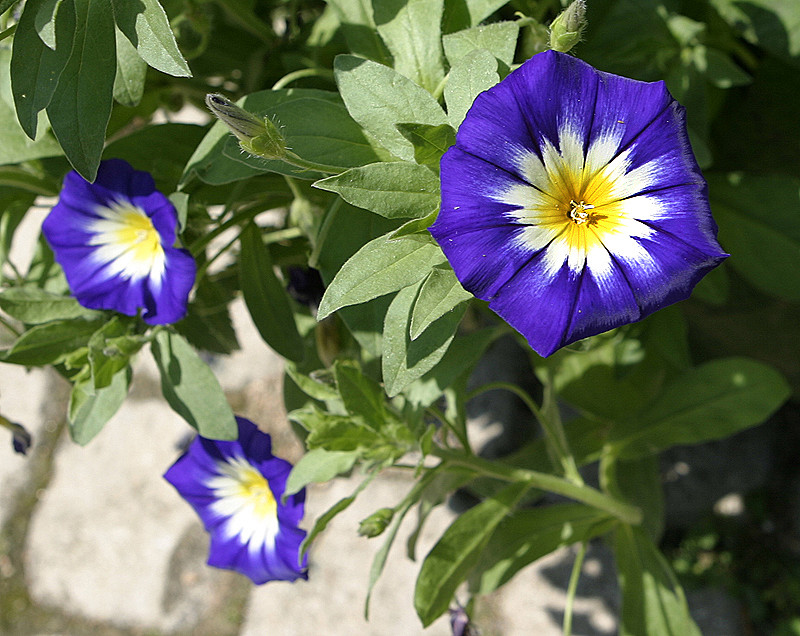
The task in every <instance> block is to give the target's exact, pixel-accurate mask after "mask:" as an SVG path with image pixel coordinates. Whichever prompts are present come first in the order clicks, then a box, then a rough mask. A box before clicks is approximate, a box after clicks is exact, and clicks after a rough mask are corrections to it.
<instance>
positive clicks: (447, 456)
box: [431, 447, 642, 525]
mask: <svg viewBox="0 0 800 636" xmlns="http://www.w3.org/2000/svg"><path fill="white" fill-rule="evenodd" d="M431 454H432V455H435V456H437V457H439V458H440V459H442V460H443V461H444V462H446V463H448V464H450V465H452V466H464V467H466V468H471V469H472V470H474V471H475V472H476V473H479V474H481V475H484V476H486V477H494V478H495V479H500V480H502V481H509V482H517V481H521V482H527V483H530V485H531V487H532V488H538V489H539V490H545V491H548V492H551V493H554V494H557V495H563V496H564V497H569V498H570V499H574V500H575V501H580V502H582V503H585V504H587V505H589V506H592V507H594V508H597V509H598V510H603V511H604V512H607V513H609V514H610V515H612V516H614V517H616V518H617V519H619V520H620V521H622V522H623V523H627V524H630V525H639V524H640V523H641V522H642V511H641V510H640V509H639V508H637V507H636V506H632V505H630V504H628V503H625V502H623V501H617V500H616V499H614V498H613V497H610V496H608V495H606V494H605V493H602V492H600V491H599V490H595V489H594V488H591V487H589V486H586V485H584V484H576V483H574V482H572V481H568V480H567V479H564V478H563V477H558V476H556V475H549V474H547V473H540V472H537V471H534V470H527V469H525V468H516V467H514V466H508V465H506V464H501V463H499V462H491V461H488V460H486V459H483V458H482V457H478V456H477V455H465V454H463V453H459V452H455V451H451V450H448V449H445V448H436V447H434V448H433V450H432V451H431Z"/></svg>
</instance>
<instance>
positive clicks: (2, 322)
mask: <svg viewBox="0 0 800 636" xmlns="http://www.w3.org/2000/svg"><path fill="white" fill-rule="evenodd" d="M0 325H3V326H4V327H5V328H6V329H8V330H9V331H10V332H11V333H13V334H14V335H15V336H16V337H17V338H19V335H20V332H19V331H18V330H17V329H16V327H13V326H12V325H11V323H10V322H8V320H6V318H5V316H0Z"/></svg>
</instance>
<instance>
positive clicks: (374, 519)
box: [358, 508, 394, 539]
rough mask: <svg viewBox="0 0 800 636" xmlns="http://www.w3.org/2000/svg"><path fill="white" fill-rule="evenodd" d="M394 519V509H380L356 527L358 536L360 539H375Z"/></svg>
mask: <svg viewBox="0 0 800 636" xmlns="http://www.w3.org/2000/svg"><path fill="white" fill-rule="evenodd" d="M392 517H394V508H381V509H380V510H377V511H376V512H373V513H372V514H371V515H370V516H369V517H367V518H366V519H364V521H362V522H361V524H360V525H359V526H358V534H360V535H361V536H362V537H368V538H370V539H371V538H372V537H377V536H378V535H379V534H381V533H382V532H383V531H384V530H386V526H388V525H389V523H391V521H392Z"/></svg>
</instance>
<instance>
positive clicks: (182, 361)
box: [151, 329, 238, 440]
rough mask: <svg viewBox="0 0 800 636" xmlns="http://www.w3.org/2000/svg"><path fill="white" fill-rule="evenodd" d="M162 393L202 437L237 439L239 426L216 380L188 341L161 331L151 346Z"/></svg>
mask: <svg viewBox="0 0 800 636" xmlns="http://www.w3.org/2000/svg"><path fill="white" fill-rule="evenodd" d="M151 350H152V352H153V358H155V361H156V365H157V366H158V370H159V373H160V374H161V392H162V393H163V394H164V398H165V399H166V400H167V402H168V403H169V405H170V406H171V407H172V409H173V410H174V411H175V412H176V413H178V415H180V416H181V417H182V418H183V419H185V420H186V421H187V422H188V423H189V424H190V425H191V426H193V427H194V428H195V429H197V432H198V433H199V434H200V435H202V436H203V437H206V438H209V439H223V440H228V439H236V436H237V435H238V427H237V426H236V420H235V418H234V416H233V412H232V411H231V407H230V405H229V404H228V402H227V400H226V399H225V394H224V393H223V392H222V387H220V385H219V382H218V381H217V378H215V377H214V373H213V372H212V371H211V369H210V368H209V367H208V365H207V364H206V363H205V362H203V360H201V359H200V356H198V355H197V353H196V352H195V351H194V349H192V347H191V346H190V345H189V343H188V342H186V340H185V339H184V338H183V337H182V336H179V335H178V334H175V333H171V332H169V331H167V330H165V329H164V330H161V331H159V332H158V333H157V334H156V336H155V338H154V339H153V341H152V344H151Z"/></svg>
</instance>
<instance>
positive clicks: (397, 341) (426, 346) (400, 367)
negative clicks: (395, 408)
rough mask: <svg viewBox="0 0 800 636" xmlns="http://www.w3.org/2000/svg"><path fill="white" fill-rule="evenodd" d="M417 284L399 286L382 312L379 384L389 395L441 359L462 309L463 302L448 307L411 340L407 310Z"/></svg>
mask: <svg viewBox="0 0 800 636" xmlns="http://www.w3.org/2000/svg"><path fill="white" fill-rule="evenodd" d="M421 285H422V283H418V284H417V285H413V286H410V287H406V288H404V289H402V290H400V292H399V293H398V294H397V296H395V298H394V300H393V301H392V304H391V305H389V311H387V312H386V320H385V321H384V325H383V357H382V359H381V369H382V372H383V384H384V387H385V389H386V394H387V395H388V396H389V397H394V396H395V395H397V394H398V393H400V392H401V391H402V390H403V389H405V388H406V387H407V386H408V385H409V384H411V383H412V382H414V380H417V379H418V378H420V377H422V376H423V375H424V374H425V373H427V372H428V371H430V370H431V369H432V368H433V367H434V366H435V365H436V363H437V362H439V361H440V360H441V359H442V357H443V356H444V354H445V353H446V352H447V349H448V347H449V346H450V343H451V342H452V341H453V338H454V337H455V334H456V329H457V328H458V324H459V323H460V322H461V318H463V316H464V311H465V310H466V306H464V305H462V308H461V311H452V312H450V313H448V314H446V315H444V316H442V317H441V318H439V319H438V320H436V321H435V322H434V323H433V324H431V325H430V326H429V327H428V328H427V329H426V330H425V331H424V332H423V333H422V335H421V336H420V337H419V338H417V339H416V340H411V338H410V336H409V329H410V323H411V314H412V312H413V308H414V303H415V302H416V299H417V296H418V294H419V290H420V287H421Z"/></svg>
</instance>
